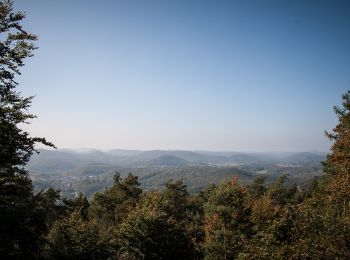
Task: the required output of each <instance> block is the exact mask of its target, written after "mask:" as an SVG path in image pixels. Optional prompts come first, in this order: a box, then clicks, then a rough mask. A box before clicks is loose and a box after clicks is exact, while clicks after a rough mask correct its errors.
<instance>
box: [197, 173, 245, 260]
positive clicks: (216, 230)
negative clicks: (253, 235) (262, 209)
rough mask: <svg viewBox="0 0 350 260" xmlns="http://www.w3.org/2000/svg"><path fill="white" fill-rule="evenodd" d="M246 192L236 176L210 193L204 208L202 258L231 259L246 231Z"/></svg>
mask: <svg viewBox="0 0 350 260" xmlns="http://www.w3.org/2000/svg"><path fill="white" fill-rule="evenodd" d="M245 196H246V191H245V189H244V188H242V187H240V186H239V185H238V183H237V178H236V177H235V178H233V180H232V181H226V182H223V183H222V184H221V185H219V186H218V187H217V188H216V189H215V190H213V191H212V192H211V194H210V197H209V199H208V202H207V203H206V204H205V205H204V208H205V226H204V229H205V241H204V243H203V248H204V250H205V252H204V254H205V259H234V258H236V257H237V255H238V253H239V251H240V250H241V248H242V246H243V245H244V243H245V241H246V239H247V238H248V237H249V233H250V223H249V211H248V210H247V208H246V207H245V205H244V200H245Z"/></svg>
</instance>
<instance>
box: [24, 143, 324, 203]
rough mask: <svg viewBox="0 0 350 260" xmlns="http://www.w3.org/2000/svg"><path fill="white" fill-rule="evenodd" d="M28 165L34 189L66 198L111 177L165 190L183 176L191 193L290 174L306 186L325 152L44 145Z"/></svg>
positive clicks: (294, 181)
mask: <svg viewBox="0 0 350 260" xmlns="http://www.w3.org/2000/svg"><path fill="white" fill-rule="evenodd" d="M39 152H40V153H39V154H35V155H33V157H32V158H31V160H30V162H29V163H28V165H27V168H28V170H29V172H30V176H31V178H32V179H33V184H34V187H35V188H36V190H41V189H47V188H50V187H51V188H55V189H60V190H61V192H62V194H63V195H64V196H67V197H72V196H73V197H74V196H76V195H77V194H78V192H82V193H83V194H84V195H86V196H88V197H91V196H92V195H93V194H94V193H95V192H97V191H102V190H104V189H105V188H106V187H109V186H111V185H112V183H113V175H114V174H115V173H116V172H119V173H120V174H121V176H122V177H125V176H126V175H127V174H128V173H130V172H131V173H132V174H134V175H137V176H139V180H140V183H141V187H142V188H143V189H144V190H151V189H162V188H163V187H164V184H165V183H166V182H167V181H169V180H179V179H183V181H184V183H185V184H186V185H187V186H188V189H189V190H190V191H191V192H198V191H200V190H202V189H203V188H204V187H207V186H208V185H212V184H219V183H221V182H222V181H223V180H225V179H231V178H232V177H233V176H239V182H240V183H242V184H250V183H251V182H252V181H253V180H254V179H255V178H256V177H258V176H260V177H265V178H266V180H267V182H271V181H273V180H274V179H275V178H276V177H277V176H282V175H285V176H287V183H288V184H289V185H292V184H296V185H300V186H305V185H306V184H307V181H308V180H310V179H313V178H317V177H319V176H320V175H321V174H322V167H321V161H323V160H325V158H326V153H323V152H299V153H296V152H280V153H278V152H275V153H262V152H260V153H240V152H210V151H183V150H150V151H141V150H123V149H112V150H108V151H100V150H97V149H58V150H45V149H40V150H39Z"/></svg>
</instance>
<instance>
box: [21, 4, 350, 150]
mask: <svg viewBox="0 0 350 260" xmlns="http://www.w3.org/2000/svg"><path fill="white" fill-rule="evenodd" d="M14 6H15V9H16V10H21V11H25V12H26V13H27V18H26V20H25V22H24V25H25V27H26V28H27V29H28V30H29V31H31V32H33V33H35V34H37V35H39V38H40V39H39V41H38V42H37V45H38V47H39V49H38V50H36V52H35V56H34V57H33V58H30V59H28V60H27V62H26V66H25V68H23V70H22V75H21V76H20V77H19V78H18V81H19V82H20V89H21V90H22V91H23V94H25V95H36V97H35V99H34V101H33V105H32V107H31V112H33V113H34V114H36V115H37V116H38V118H37V119H35V120H34V121H33V122H32V124H31V125H30V126H29V129H30V131H31V133H32V134H33V135H35V136H44V137H46V138H47V139H48V140H50V141H52V142H54V143H55V144H56V145H57V146H58V147H59V148H62V147H71V148H78V147H94V148H100V149H108V148H124V149H186V150H231V151H305V150H321V151H327V150H328V148H329V145H330V143H329V141H328V140H327V139H326V138H325V137H324V130H326V129H328V130H329V129H332V128H333V127H334V126H335V124H336V122H337V118H336V116H335V115H334V113H333V111H332V107H333V106H334V105H339V104H341V94H342V93H344V92H345V91H346V90H347V89H349V86H350V84H349V82H350V81H349V80H350V48H349V46H350V30H349V28H350V15H349V13H350V1H337V0H336V1H321V0H317V1H214V0H213V1H199V0H198V1H190V0H186V1H134V0H125V1H97V0H95V1H68V0H60V1H47V0H45V1H44V0H18V1H15V5H14Z"/></svg>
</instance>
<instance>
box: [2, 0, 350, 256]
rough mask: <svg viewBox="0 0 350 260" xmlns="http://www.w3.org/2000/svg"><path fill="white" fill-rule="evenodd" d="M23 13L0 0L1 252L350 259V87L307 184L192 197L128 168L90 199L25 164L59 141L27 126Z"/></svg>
mask: <svg viewBox="0 0 350 260" xmlns="http://www.w3.org/2000/svg"><path fill="white" fill-rule="evenodd" d="M24 18H25V14H24V13H22V12H14V11H13V3H12V2H11V1H0V34H1V37H0V258H1V259H349V258H350V91H349V92H347V93H346V94H344V95H343V104H342V106H341V107H336V108H335V109H334V110H335V113H336V114H337V115H338V119H339V121H338V124H337V125H336V126H335V128H334V129H333V130H332V131H331V132H329V133H327V136H328V137H329V138H330V139H331V140H332V141H333V145H332V147H331V151H330V153H329V155H328V157H327V160H326V161H325V162H324V172H325V174H324V175H323V176H322V177H320V178H319V179H315V180H313V181H312V182H311V183H310V184H309V187H308V188H307V189H305V190H301V189H300V188H298V187H296V186H287V185H285V177H284V176H281V177H279V178H278V179H276V180H275V181H274V182H273V183H272V184H270V185H266V184H265V183H264V179H263V178H257V179H256V180H255V181H254V183H252V184H250V185H245V186H243V185H240V184H239V180H238V178H233V179H231V180H226V181H224V182H223V183H221V184H220V185H217V186H214V185H213V186H209V187H207V188H206V189H204V190H202V191H201V192H199V193H197V194H195V195H189V193H188V192H187V189H186V186H185V185H184V183H183V181H182V180H176V181H169V182H167V183H166V184H165V188H164V189H163V190H152V191H142V189H141V188H140V183H139V182H138V177H137V176H134V175H132V174H129V175H128V176H127V177H126V178H124V179H122V178H121V177H120V175H119V174H118V173H116V174H115V175H114V183H113V186H112V187H110V188H106V189H105V190H104V191H103V192H99V193H96V194H95V195H94V196H93V198H92V199H91V200H90V201H89V200H87V199H86V198H85V197H84V196H83V195H82V194H80V195H79V196H78V197H77V198H75V199H66V198H62V197H61V196H60V192H59V191H58V190H54V189H47V190H42V191H41V192H39V193H36V194H35V193H34V192H33V186H32V183H31V180H30V178H29V176H28V172H27V171H26V170H25V165H26V163H27V162H28V160H29V159H30V157H31V155H32V154H33V153H34V152H36V150H35V145H36V144H38V143H42V144H44V145H48V146H53V144H51V143H50V142H48V141H47V140H45V139H44V138H37V137H31V136H30V134H29V133H28V132H26V131H24V130H23V129H22V128H21V125H22V124H23V123H28V122H29V121H30V120H31V119H33V118H34V117H35V116H34V115H32V114H30V113H29V112H28V109H29V107H30V104H31V100H32V97H22V95H21V93H19V92H18V91H17V90H16V88H17V85H18V84H17V82H16V81H15V77H16V76H17V75H19V74H20V68H21V67H22V66H23V65H24V60H25V59H26V58H28V57H30V56H32V52H33V51H34V50H35V49H36V47H35V45H34V42H35V41H36V40H37V37H36V36H35V35H33V34H31V33H29V32H27V31H26V30H25V29H24V28H23V27H22V26H21V24H20V22H21V21H22V20H23V19H24Z"/></svg>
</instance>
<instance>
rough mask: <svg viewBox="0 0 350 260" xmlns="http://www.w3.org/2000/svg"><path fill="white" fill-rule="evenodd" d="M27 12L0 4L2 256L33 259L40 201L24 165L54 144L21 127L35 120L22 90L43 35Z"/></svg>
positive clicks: (0, 228) (0, 253) (0, 251)
mask: <svg viewBox="0 0 350 260" xmlns="http://www.w3.org/2000/svg"><path fill="white" fill-rule="evenodd" d="M24 18H25V14H24V13H22V12H14V11H13V2H12V1H9V0H4V1H0V223H1V225H0V258H1V259H10V258H24V256H25V258H27V259H28V258H30V257H31V256H32V255H33V254H34V253H35V252H36V251H37V250H36V248H37V246H38V238H39V235H38V233H40V232H39V230H38V228H37V223H36V222H37V221H38V220H37V219H36V218H35V211H34V209H35V197H34V195H33V188H32V183H31V181H30V179H29V177H28V173H27V171H26V170H25V168H24V166H25V164H26V163H27V162H28V160H29V159H30V157H31V155H32V154H33V152H35V144H37V143H42V144H45V145H50V146H52V144H51V143H49V142H47V141H46V140H45V139H44V138H37V137H31V136H30V135H29V133H28V132H26V131H24V130H22V129H21V124H25V123H29V120H30V119H33V118H34V117H35V116H34V115H32V114H30V113H29V112H28V108H29V107H30V104H31V101H32V98H33V97H23V96H22V95H21V93H20V92H18V91H17V90H16V88H17V85H18V83H17V82H16V81H15V76H16V75H20V68H21V67H22V66H23V65H24V60H25V59H26V58H28V57H31V56H32V52H33V50H35V49H36V47H35V46H34V44H33V42H34V41H36V40H37V36H35V35H33V34H31V33H28V32H27V31H26V30H25V29H24V28H23V27H22V26H21V24H20V22H21V21H22V20H23V19H24Z"/></svg>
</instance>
